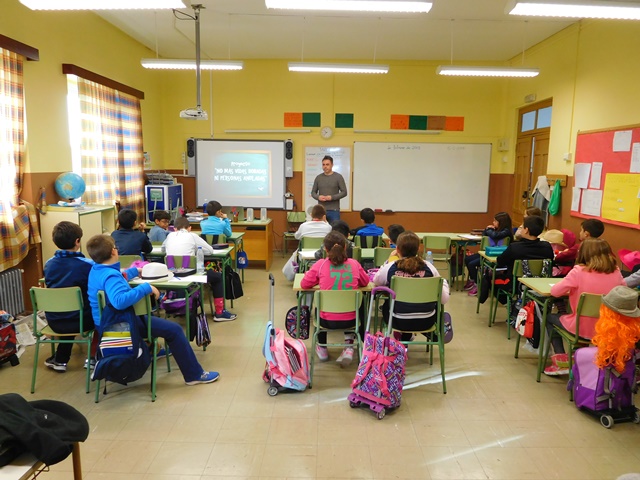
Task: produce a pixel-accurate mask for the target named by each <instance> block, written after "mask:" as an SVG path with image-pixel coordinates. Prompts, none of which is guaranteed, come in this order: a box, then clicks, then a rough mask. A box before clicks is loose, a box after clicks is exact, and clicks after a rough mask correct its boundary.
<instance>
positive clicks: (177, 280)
mask: <svg viewBox="0 0 640 480" xmlns="http://www.w3.org/2000/svg"><path fill="white" fill-rule="evenodd" d="M141 283H149V284H151V285H153V286H155V287H162V288H185V287H188V286H189V285H191V284H192V283H207V275H206V274H202V275H189V276H188V277H173V278H171V280H169V281H168V282H149V281H147V280H142V279H140V278H139V277H136V278H134V279H132V280H131V281H129V284H131V285H140V284H141Z"/></svg>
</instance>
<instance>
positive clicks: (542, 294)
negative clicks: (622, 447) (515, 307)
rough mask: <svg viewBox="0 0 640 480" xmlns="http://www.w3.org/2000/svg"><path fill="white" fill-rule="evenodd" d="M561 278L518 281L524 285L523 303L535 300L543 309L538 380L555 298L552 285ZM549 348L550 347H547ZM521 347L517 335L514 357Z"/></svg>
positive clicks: (537, 380) (520, 279)
mask: <svg viewBox="0 0 640 480" xmlns="http://www.w3.org/2000/svg"><path fill="white" fill-rule="evenodd" d="M560 280H562V279H561V278H544V277H543V278H532V277H520V278H518V281H519V282H520V283H521V284H522V285H523V286H524V290H523V291H522V305H526V304H527V301H529V300H533V301H534V302H536V303H537V304H538V305H539V306H540V308H541V309H542V321H541V323H540V344H539V346H538V371H537V373H536V382H539V381H540V376H541V374H542V362H544V337H545V335H546V333H547V332H546V327H547V313H548V310H549V308H548V307H549V302H551V301H552V300H554V299H555V297H552V296H551V287H553V286H554V285H555V284H556V283H558V282H559V281H560ZM547 348H548V347H547ZM519 349H520V335H518V336H517V337H516V352H515V355H514V357H515V358H518V350H519Z"/></svg>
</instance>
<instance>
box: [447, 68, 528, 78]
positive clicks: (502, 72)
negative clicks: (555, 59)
mask: <svg viewBox="0 0 640 480" xmlns="http://www.w3.org/2000/svg"><path fill="white" fill-rule="evenodd" d="M436 73H437V74H438V75H449V76H460V77H536V76H537V75H538V74H539V73H540V69H538V68H519V67H471V66H464V65H440V66H439V67H438V68H437V69H436Z"/></svg>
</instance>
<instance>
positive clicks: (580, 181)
mask: <svg viewBox="0 0 640 480" xmlns="http://www.w3.org/2000/svg"><path fill="white" fill-rule="evenodd" d="M589 173H591V164H590V163H576V165H575V182H576V187H577V188H588V187H589Z"/></svg>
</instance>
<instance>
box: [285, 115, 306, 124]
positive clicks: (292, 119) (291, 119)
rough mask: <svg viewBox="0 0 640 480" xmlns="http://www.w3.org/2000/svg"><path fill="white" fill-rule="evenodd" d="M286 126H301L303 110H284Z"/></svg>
mask: <svg viewBox="0 0 640 480" xmlns="http://www.w3.org/2000/svg"><path fill="white" fill-rule="evenodd" d="M284 126H285V127H301V126H302V112H284Z"/></svg>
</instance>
